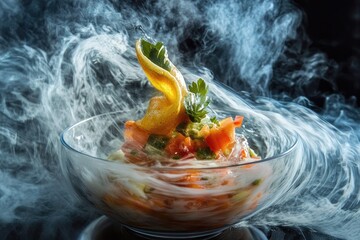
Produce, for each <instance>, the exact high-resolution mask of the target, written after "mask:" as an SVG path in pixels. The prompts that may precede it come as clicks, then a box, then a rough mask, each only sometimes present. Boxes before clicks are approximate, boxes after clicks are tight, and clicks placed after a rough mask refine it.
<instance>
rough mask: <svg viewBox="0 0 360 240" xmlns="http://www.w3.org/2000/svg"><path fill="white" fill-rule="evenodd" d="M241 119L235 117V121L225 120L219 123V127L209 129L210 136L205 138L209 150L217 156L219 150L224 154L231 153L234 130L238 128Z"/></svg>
mask: <svg viewBox="0 0 360 240" xmlns="http://www.w3.org/2000/svg"><path fill="white" fill-rule="evenodd" d="M241 123H242V117H240V116H237V117H236V118H235V121H233V119H232V118H231V117H228V118H225V119H223V120H222V121H220V122H219V126H215V127H213V128H211V129H210V134H209V135H208V136H207V137H206V138H205V141H206V143H207V145H208V146H209V148H210V149H211V150H212V151H213V152H214V153H215V154H218V153H219V152H220V150H221V151H222V152H223V153H224V154H228V153H229V151H231V149H232V147H233V145H234V143H235V128H236V127H240V126H241Z"/></svg>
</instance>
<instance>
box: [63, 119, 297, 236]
mask: <svg viewBox="0 0 360 240" xmlns="http://www.w3.org/2000/svg"><path fill="white" fill-rule="evenodd" d="M134 115H135V113H132V112H112V113H106V114H102V115H97V116H94V117H91V118H89V119H86V120H84V121H81V122H79V123H77V124H75V125H73V126H71V127H69V128H68V129H66V130H65V131H64V132H63V133H62V134H61V138H60V140H61V143H62V145H63V148H62V150H63V154H62V156H61V157H62V159H61V168H62V171H63V175H64V176H65V178H66V180H67V181H68V183H69V184H70V186H72V189H73V190H74V192H75V193H76V194H77V195H78V196H79V197H80V198H81V199H82V200H84V201H86V202H87V203H89V204H90V205H91V206H93V207H94V208H96V209H98V210H100V211H101V212H102V213H103V214H105V215H107V216H108V217H109V218H110V219H113V220H115V221H117V222H119V223H121V224H122V225H123V226H126V227H127V228H128V229H131V230H132V231H135V232H136V233H140V234H143V235H145V236H150V237H160V238H161V237H163V238H167V239H169V238H195V237H205V236H212V235H214V234H218V233H220V232H222V231H223V230H225V229H226V228H228V227H229V226H231V225H233V224H236V223H238V222H240V221H241V220H243V219H246V218H247V217H249V216H251V215H252V214H255V213H256V212H257V211H259V210H261V209H263V208H265V207H266V206H269V205H270V204H271V202H272V201H273V199H272V195H273V194H274V193H275V192H276V191H277V190H278V189H279V188H281V186H282V185H284V183H285V182H286V174H284V172H285V171H284V166H285V165H286V164H287V162H289V161H291V159H292V158H293V154H295V151H294V150H295V149H296V144H297V138H296V136H294V134H291V133H287V132H283V131H285V130H281V131H280V130H277V131H274V132H273V134H274V136H272V137H271V138H270V137H269V136H262V135H261V134H259V133H260V132H259V131H261V126H262V125H261V122H254V121H252V122H251V121H250V122H249V123H247V124H246V123H245V124H244V126H243V127H242V128H240V129H239V130H237V131H239V132H237V134H238V135H242V136H245V137H247V138H248V140H249V145H250V146H251V147H252V148H253V149H254V150H255V151H256V152H257V153H259V154H260V155H261V160H257V161H250V162H226V161H223V162H221V163H220V162H216V161H217V160H198V161H193V162H189V163H181V162H180V163H179V161H180V160H173V163H172V164H167V165H165V166H164V165H160V164H152V165H141V164H134V163H131V161H128V159H127V157H126V156H125V157H124V156H120V158H121V159H122V160H116V161H114V160H108V156H109V155H111V154H112V153H114V152H116V150H118V149H119V147H120V145H121V144H122V142H123V141H124V138H123V129H124V123H125V121H126V120H128V119H133V118H134ZM250 119H251V117H250ZM278 129H281V128H278ZM277 135H279V136H277ZM280 135H281V136H280ZM284 136H285V138H284ZM280 137H281V138H280ZM277 139H282V142H281V143H280V142H279V141H277ZM284 139H285V140H284ZM119 154H120V153H119ZM269 154H270V156H269ZM129 158H131V156H129ZM176 161H177V162H176ZM195 162H196V163H195Z"/></svg>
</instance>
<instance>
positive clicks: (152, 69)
mask: <svg viewBox="0 0 360 240" xmlns="http://www.w3.org/2000/svg"><path fill="white" fill-rule="evenodd" d="M142 41H144V40H142V39H140V40H138V41H137V42H136V46H135V49H136V55H137V58H138V61H139V63H140V65H141V67H142V69H143V70H144V73H145V75H146V77H147V78H148V80H149V81H150V83H151V84H152V85H153V86H154V87H155V88H156V89H157V90H159V91H160V92H162V94H163V95H161V96H156V97H153V98H151V99H150V102H149V106H148V108H147V111H146V114H145V115H144V117H143V118H142V119H140V120H137V121H136V122H135V123H136V125H137V126H138V127H139V128H141V129H143V130H145V131H147V132H149V133H151V134H160V135H167V134H170V133H171V132H172V131H173V130H174V129H175V128H176V126H177V125H178V124H179V123H181V122H182V121H183V120H184V119H185V118H186V117H187V115H186V113H185V108H184V103H183V102H184V97H185V95H186V94H187V90H186V84H185V81H184V78H183V76H182V74H181V73H180V72H179V70H178V69H177V68H176V67H175V66H174V65H173V64H172V63H171V62H170V61H169V60H168V58H167V56H166V55H165V59H166V60H167V61H168V63H169V66H170V69H169V71H168V70H166V69H164V68H162V67H160V66H158V65H157V64H155V63H154V62H152V61H151V60H150V59H149V58H148V57H147V56H145V54H144V52H143V48H142Z"/></svg>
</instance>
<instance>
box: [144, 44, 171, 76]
mask: <svg viewBox="0 0 360 240" xmlns="http://www.w3.org/2000/svg"><path fill="white" fill-rule="evenodd" d="M140 41H141V50H142V52H143V54H144V55H145V56H146V57H147V58H149V59H150V61H152V62H153V63H155V64H156V65H158V66H159V67H161V68H163V69H165V70H167V71H170V70H171V65H170V61H169V59H168V55H167V50H166V48H165V46H164V44H163V43H162V42H157V43H156V44H152V43H150V42H148V41H146V40H144V39H141V40H140Z"/></svg>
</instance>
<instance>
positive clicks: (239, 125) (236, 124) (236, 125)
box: [234, 116, 244, 127]
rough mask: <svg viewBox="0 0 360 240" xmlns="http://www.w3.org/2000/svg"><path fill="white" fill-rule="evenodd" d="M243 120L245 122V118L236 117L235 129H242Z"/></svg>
mask: <svg viewBox="0 0 360 240" xmlns="http://www.w3.org/2000/svg"><path fill="white" fill-rule="evenodd" d="M243 120H244V117H243V116H236V117H235V119H234V125H235V127H241V125H242V122H243Z"/></svg>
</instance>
